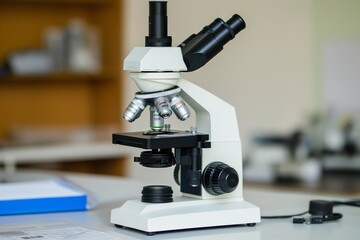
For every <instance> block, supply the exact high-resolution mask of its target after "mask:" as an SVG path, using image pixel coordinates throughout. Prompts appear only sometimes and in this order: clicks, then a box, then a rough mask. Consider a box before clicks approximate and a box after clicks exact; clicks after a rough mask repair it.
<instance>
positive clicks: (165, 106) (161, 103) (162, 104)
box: [154, 97, 172, 119]
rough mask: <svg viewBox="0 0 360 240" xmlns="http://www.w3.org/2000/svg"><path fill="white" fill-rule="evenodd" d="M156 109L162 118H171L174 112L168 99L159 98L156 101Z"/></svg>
mask: <svg viewBox="0 0 360 240" xmlns="http://www.w3.org/2000/svg"><path fill="white" fill-rule="evenodd" d="M154 103H155V107H156V109H157V111H158V113H159V115H160V116H161V117H162V118H165V119H166V118H169V117H170V116H171V114H172V111H171V109H170V106H169V100H168V99H167V98H166V97H158V98H157V99H155V102H154Z"/></svg>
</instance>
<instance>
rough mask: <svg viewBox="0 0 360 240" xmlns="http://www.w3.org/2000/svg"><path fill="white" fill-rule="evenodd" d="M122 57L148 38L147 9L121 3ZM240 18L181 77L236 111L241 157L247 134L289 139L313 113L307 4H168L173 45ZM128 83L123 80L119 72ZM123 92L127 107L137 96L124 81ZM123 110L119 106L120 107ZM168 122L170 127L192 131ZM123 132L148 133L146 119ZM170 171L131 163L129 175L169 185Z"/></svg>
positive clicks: (134, 0) (230, 0)
mask: <svg viewBox="0 0 360 240" xmlns="http://www.w3.org/2000/svg"><path fill="white" fill-rule="evenodd" d="M125 2H126V4H125V5H126V7H125V9H124V11H123V12H124V14H126V15H125V16H124V17H125V19H126V21H125V28H126V34H125V36H124V38H125V52H126V53H128V52H129V51H130V50H131V49H132V48H133V47H135V46H143V45H144V38H145V36H146V35H147V34H148V33H147V31H148V30H147V24H148V2H147V1H146V0H126V1H125ZM234 13H238V14H240V15H241V16H242V17H243V18H244V20H245V22H246V24H247V27H246V29H245V30H243V31H242V32H240V33H239V34H238V35H237V37H236V38H235V39H234V40H232V41H231V42H229V43H228V44H227V45H226V46H225V48H224V50H223V51H222V52H221V53H220V54H219V55H218V56H216V57H215V58H214V59H213V60H212V61H210V62H209V63H208V64H207V65H206V66H205V67H203V68H202V69H200V70H198V71H196V72H193V73H187V74H184V75H185V77H186V78H187V79H188V80H191V81H193V82H194V83H196V84H197V85H199V86H201V87H203V88H205V89H207V90H209V91H210V92H212V93H214V94H215V95H217V96H219V97H220V98H222V99H224V100H226V101H227V102H229V103H231V104H232V105H234V106H235V108H236V109H237V116H238V122H239V127H240V135H241V137H242V142H243V148H244V151H246V149H247V146H248V142H249V139H250V138H251V136H252V134H254V133H258V132H260V131H261V132H263V131H267V132H288V131H291V130H292V129H293V128H294V127H296V126H298V125H299V124H300V123H301V122H302V121H303V119H304V117H305V116H306V114H307V113H308V112H309V111H311V110H313V108H314V105H315V104H314V102H315V99H314V98H315V95H316V94H315V93H314V88H313V84H312V58H311V57H312V56H311V45H312V42H311V32H312V9H311V0H301V1H299V0H272V1H268V0H226V1H221V0H181V1H180V0H177V1H175V0H169V1H168V18H169V34H170V35H171V36H172V37H173V45H174V46H176V45H177V44H179V43H181V42H182V41H183V40H184V39H185V38H186V37H187V36H189V35H190V34H191V33H195V32H198V31H199V30H201V29H202V27H203V26H205V25H207V24H209V23H211V22H212V21H213V20H214V19H215V18H216V17H221V18H223V19H224V20H225V21H226V20H227V19H228V18H230V17H231V16H232V15H233V14H234ZM124 76H126V77H125V78H126V79H128V78H127V74H126V73H125V75H124ZM125 82H126V84H127V87H126V90H125V91H124V94H125V95H124V99H125V100H124V104H126V105H127V104H128V103H129V102H130V101H131V99H132V98H133V97H134V93H135V92H136V91H138V89H137V88H136V87H135V85H134V84H133V83H132V82H131V81H130V80H126V81H125ZM125 107H126V106H124V108H125ZM193 122H194V120H193V119H191V120H189V122H185V123H183V124H178V123H172V125H173V126H176V128H179V127H182V128H183V127H185V125H187V124H190V125H193ZM127 128H128V130H129V131H135V130H146V129H147V128H148V117H147V114H146V113H145V114H143V115H142V116H141V118H140V119H138V120H137V121H135V122H134V123H131V124H127ZM170 172H171V170H165V169H162V170H153V169H146V168H143V167H141V166H139V165H138V164H131V166H130V172H129V175H130V176H132V177H136V178H143V179H152V180H154V181H159V182H161V181H165V180H166V181H167V180H168V179H169V178H171V173H170Z"/></svg>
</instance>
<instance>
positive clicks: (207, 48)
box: [179, 14, 246, 72]
mask: <svg viewBox="0 0 360 240" xmlns="http://www.w3.org/2000/svg"><path fill="white" fill-rule="evenodd" d="M245 26H246V25H245V21H244V20H243V19H242V18H241V17H240V16H239V15H237V14H235V15H234V16H232V17H231V18H230V19H229V20H228V21H227V22H224V21H223V20H221V19H220V18H217V19H215V21H214V22H212V23H211V24H210V25H209V26H206V27H204V28H203V29H202V30H201V31H200V32H199V33H197V34H192V35H191V36H190V37H188V38H187V39H186V40H185V41H184V42H182V43H181V44H180V45H179V47H181V51H182V54H183V58H184V61H185V64H186V66H187V69H188V70H187V71H188V72H191V71H195V70H197V69H199V68H201V67H202V66H204V65H205V64H206V63H207V62H208V61H210V60H211V59H212V58H213V57H215V56H216V55H217V54H218V53H219V52H220V51H221V50H222V49H223V46H224V45H225V44H226V43H228V42H229V41H230V40H231V39H233V38H234V37H235V35H236V34H238V33H239V32H240V31H241V30H243V29H244V28H245Z"/></svg>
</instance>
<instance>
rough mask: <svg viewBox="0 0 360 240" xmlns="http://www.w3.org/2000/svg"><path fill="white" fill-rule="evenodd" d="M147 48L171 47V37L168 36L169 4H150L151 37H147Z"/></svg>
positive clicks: (151, 2)
mask: <svg viewBox="0 0 360 240" xmlns="http://www.w3.org/2000/svg"><path fill="white" fill-rule="evenodd" d="M145 46H147V47H169V46H171V36H168V23H167V2H164V1H150V2H149V36H146V37H145Z"/></svg>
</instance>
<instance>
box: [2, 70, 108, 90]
mask: <svg viewBox="0 0 360 240" xmlns="http://www.w3.org/2000/svg"><path fill="white" fill-rule="evenodd" d="M111 78H112V74H111V72H108V71H102V72H100V73H76V72H54V73H50V74H40V75H25V76H14V75H9V76H4V77H3V78H0V87H1V84H5V83H6V84H18V83H27V82H31V83H44V82H69V83H71V82H75V81H90V82H91V81H110V80H111Z"/></svg>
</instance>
